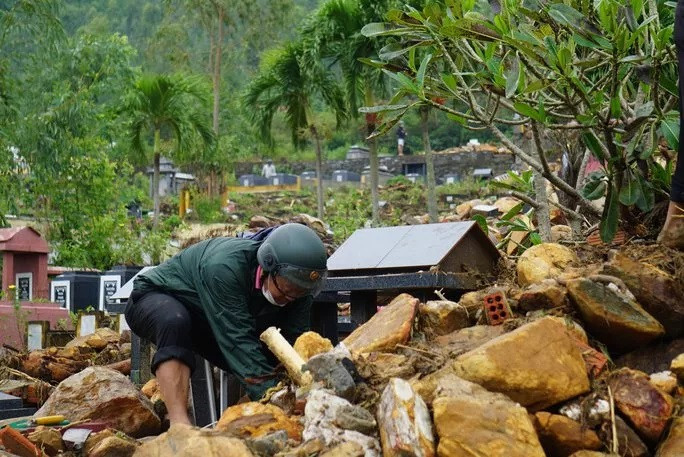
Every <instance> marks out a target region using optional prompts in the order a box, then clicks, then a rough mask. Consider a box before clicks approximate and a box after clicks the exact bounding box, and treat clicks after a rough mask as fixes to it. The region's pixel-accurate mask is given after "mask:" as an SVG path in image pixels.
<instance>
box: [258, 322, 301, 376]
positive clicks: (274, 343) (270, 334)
mask: <svg viewBox="0 0 684 457" xmlns="http://www.w3.org/2000/svg"><path fill="white" fill-rule="evenodd" d="M259 339H261V341H263V342H264V343H265V344H266V346H268V349H270V350H271V352H272V353H273V355H275V356H276V357H277V358H278V360H280V362H281V363H282V364H283V366H284V367H285V369H286V370H287V373H288V374H289V375H290V377H291V378H292V380H293V381H294V382H295V384H297V385H298V386H308V385H310V384H311V383H312V382H313V378H312V377H311V373H309V372H308V371H302V365H304V363H305V362H304V359H302V357H301V356H300V355H299V354H298V353H297V351H295V350H294V348H293V347H292V346H290V343H288V342H287V340H286V339H285V338H283V335H281V334H280V330H279V329H277V328H275V327H269V328H267V329H266V330H264V332H263V333H262V334H261V336H259Z"/></svg>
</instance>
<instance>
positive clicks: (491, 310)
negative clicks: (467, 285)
mask: <svg viewBox="0 0 684 457" xmlns="http://www.w3.org/2000/svg"><path fill="white" fill-rule="evenodd" d="M483 302H484V305H483V308H484V314H485V316H486V317H487V323H488V324H489V325H501V324H503V323H504V322H505V321H507V320H508V319H510V318H512V317H513V313H512V312H511V307H510V306H509V305H508V300H506V295H504V293H503V292H501V291H496V292H494V293H491V294H487V295H485V296H484V299H483Z"/></svg>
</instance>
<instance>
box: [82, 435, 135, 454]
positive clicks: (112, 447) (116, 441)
mask: <svg viewBox="0 0 684 457" xmlns="http://www.w3.org/2000/svg"><path fill="white" fill-rule="evenodd" d="M139 446H140V445H139V443H138V442H137V441H136V440H134V439H132V438H130V437H128V436H126V435H123V434H122V433H120V432H117V431H115V430H111V429H106V430H102V431H101V432H97V433H93V434H92V435H90V436H89V437H88V439H87V440H86V442H85V446H84V448H83V451H84V452H83V454H84V455H86V456H88V457H131V456H132V455H133V454H134V453H135V451H136V450H137V449H138V447H139Z"/></svg>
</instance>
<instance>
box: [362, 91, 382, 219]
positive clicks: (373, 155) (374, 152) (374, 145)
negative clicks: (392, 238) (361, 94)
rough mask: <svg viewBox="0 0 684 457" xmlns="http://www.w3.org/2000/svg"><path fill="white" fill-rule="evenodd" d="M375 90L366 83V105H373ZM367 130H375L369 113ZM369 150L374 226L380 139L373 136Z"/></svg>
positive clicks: (376, 206) (378, 212)
mask: <svg viewBox="0 0 684 457" xmlns="http://www.w3.org/2000/svg"><path fill="white" fill-rule="evenodd" d="M373 99H374V97H373V92H372V90H371V88H370V84H369V83H366V92H365V101H366V106H373V104H374V100H373ZM366 131H367V133H368V136H370V135H371V134H372V133H373V132H374V131H375V122H370V121H369V118H368V115H366ZM368 152H369V156H370V164H369V165H370V191H371V214H372V219H373V226H374V227H377V226H378V225H380V203H379V201H380V198H379V195H378V163H379V162H378V141H377V139H376V138H372V139H371V140H370V143H369V144H368Z"/></svg>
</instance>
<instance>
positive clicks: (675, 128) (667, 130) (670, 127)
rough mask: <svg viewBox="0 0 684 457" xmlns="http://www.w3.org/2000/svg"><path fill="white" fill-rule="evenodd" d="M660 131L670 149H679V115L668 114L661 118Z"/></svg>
mask: <svg viewBox="0 0 684 457" xmlns="http://www.w3.org/2000/svg"><path fill="white" fill-rule="evenodd" d="M660 133H662V135H663V136H664V137H665V139H666V140H667V145H668V146H669V147H670V148H671V149H673V150H675V151H679V117H676V118H675V117H673V116H670V117H666V118H665V119H663V121H662V122H661V123H660Z"/></svg>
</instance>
